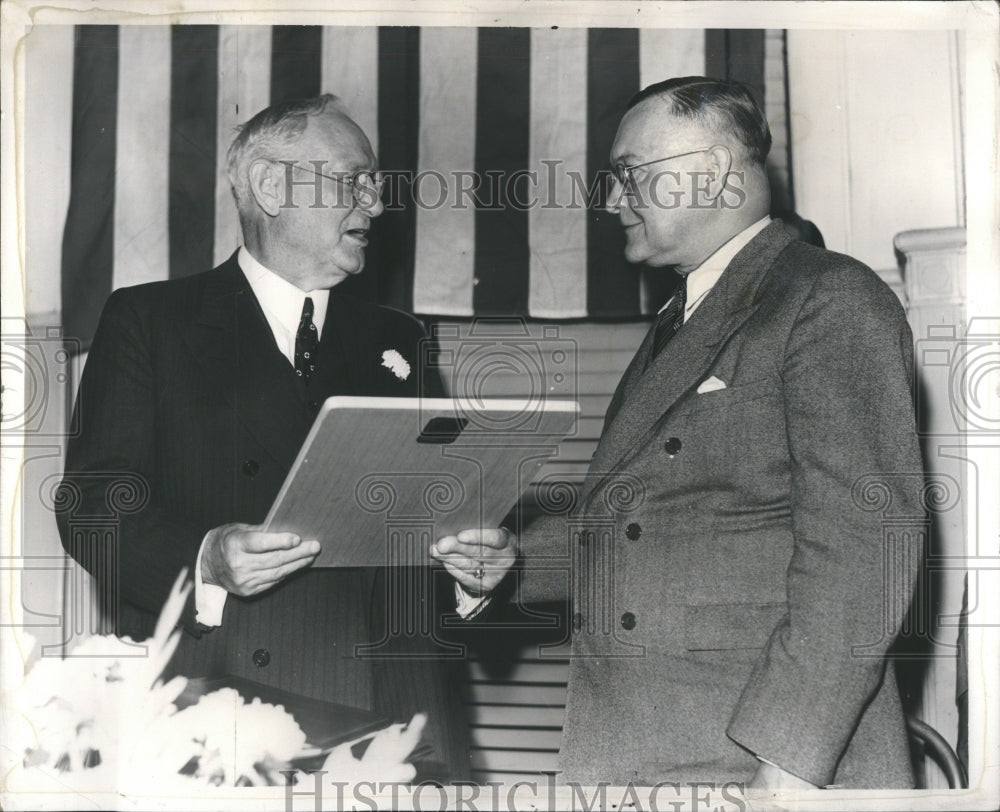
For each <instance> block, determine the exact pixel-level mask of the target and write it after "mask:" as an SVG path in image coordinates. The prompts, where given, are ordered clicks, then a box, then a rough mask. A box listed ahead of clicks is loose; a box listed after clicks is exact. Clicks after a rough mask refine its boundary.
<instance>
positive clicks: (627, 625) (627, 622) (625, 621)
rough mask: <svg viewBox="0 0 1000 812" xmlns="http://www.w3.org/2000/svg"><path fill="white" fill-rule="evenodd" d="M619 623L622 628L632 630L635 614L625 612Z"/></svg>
mask: <svg viewBox="0 0 1000 812" xmlns="http://www.w3.org/2000/svg"><path fill="white" fill-rule="evenodd" d="M621 623H622V628H623V629H625V631H627V632H630V631H632V629H634V628H635V615H633V614H632V613H631V612H625V614H623V615H622V620H621Z"/></svg>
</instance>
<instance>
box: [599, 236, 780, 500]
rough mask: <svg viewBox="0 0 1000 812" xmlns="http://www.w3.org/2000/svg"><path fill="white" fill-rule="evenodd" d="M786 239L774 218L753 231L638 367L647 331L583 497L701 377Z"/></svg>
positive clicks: (748, 309) (749, 308)
mask: <svg viewBox="0 0 1000 812" xmlns="http://www.w3.org/2000/svg"><path fill="white" fill-rule="evenodd" d="M790 241H791V238H790V237H789V236H788V235H787V234H786V233H785V231H784V230H783V228H782V227H781V225H780V224H779V223H772V224H771V225H769V226H768V227H767V228H765V229H764V230H763V231H761V232H760V234H758V235H757V236H756V237H754V239H752V240H751V241H750V242H749V243H748V244H747V245H746V246H744V247H743V249H742V250H741V251H740V252H739V253H738V254H737V255H736V256H735V257H734V258H733V260H732V262H731V263H730V264H729V266H728V267H727V268H726V271H725V273H724V274H723V275H722V276H721V277H720V278H719V281H718V282H717V283H716V284H715V287H713V288H712V290H711V291H710V292H709V294H708V295H707V296H706V297H705V299H704V301H703V302H702V303H701V304H700V305H699V306H698V309H697V310H695V312H694V313H693V314H692V315H691V318H690V319H688V321H687V322H685V324H684V326H683V327H682V328H681V329H680V330H679V331H678V333H677V335H676V336H674V338H673V339H672V340H671V341H670V343H669V344H668V345H667V347H666V348H665V349H664V351H663V352H662V353H661V354H660V355H659V357H657V358H656V359H655V360H654V361H653V362H652V363H651V364H650V365H649V368H648V369H646V371H645V372H643V369H644V367H645V363H646V358H647V356H648V354H649V352H650V350H651V349H652V335H651V333H650V334H647V336H646V339H645V340H644V341H643V343H642V345H641V346H640V347H639V350H638V352H637V353H636V356H635V358H634V359H633V360H632V363H631V364H630V365H629V369H628V371H627V372H626V374H625V378H624V379H623V381H622V384H623V385H622V387H621V391H622V393H623V397H622V400H621V404H620V406H619V408H618V410H617V413H615V414H614V415H613V417H612V418H611V420H610V423H609V424H607V425H605V427H604V433H603V434H602V435H601V441H600V443H599V444H598V447H597V451H596V452H595V453H594V458H593V460H592V461H591V464H590V470H589V472H588V474H587V479H586V481H585V483H584V492H583V495H584V498H586V496H587V495H588V494H590V493H591V492H592V491H593V490H595V489H596V488H597V487H598V486H599V485H600V483H601V482H602V481H603V480H604V479H605V478H606V477H607V476H609V475H610V474H611V473H613V472H614V471H616V470H618V469H619V468H621V467H622V466H623V465H625V464H627V462H628V461H629V459H631V457H632V456H634V454H635V453H637V452H638V451H639V450H641V449H642V448H643V447H644V446H645V445H646V443H647V442H648V440H649V437H650V436H651V435H652V434H653V433H654V432H655V430H656V427H657V425H658V424H659V422H660V421H661V420H662V419H663V418H664V416H665V415H666V414H667V413H668V412H669V411H670V409H671V408H672V407H673V406H674V404H676V403H677V401H678V400H679V399H680V398H681V397H683V396H684V395H685V394H687V393H688V392H689V391H691V390H692V389H693V388H695V387H696V386H697V385H698V384H699V383H700V382H701V381H702V380H703V379H704V377H705V375H706V373H707V372H708V370H709V369H710V368H711V366H712V363H713V362H714V361H715V359H716V358H717V357H718V355H719V353H720V352H721V351H722V349H723V347H725V345H726V342H728V341H729V339H730V338H731V337H732V335H733V333H735V332H736V331H737V330H738V329H739V328H740V327H741V326H742V325H743V324H744V323H745V322H746V320H747V319H749V318H750V316H752V315H753V314H754V312H756V310H757V308H758V307H759V304H756V303H755V301H754V300H755V297H756V294H757V290H758V288H759V287H760V284H761V282H762V281H763V280H764V277H765V276H766V275H767V271H768V269H769V268H770V267H771V266H772V264H773V263H774V260H775V258H776V257H777V256H778V254H779V253H781V251H782V250H784V248H785V246H787V245H788V243H789V242H790ZM581 504H582V501H581Z"/></svg>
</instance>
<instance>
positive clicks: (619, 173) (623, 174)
mask: <svg viewBox="0 0 1000 812" xmlns="http://www.w3.org/2000/svg"><path fill="white" fill-rule="evenodd" d="M710 149H713V147H702V148H701V149H693V150H691V151H690V152H680V153H678V154H677V155H668V156H667V157H666V158H656V159H654V160H652V161H643V162H642V163H641V164H632V165H631V166H627V165H626V164H623V163H621V162H620V161H619V162H618V163H616V164H615V165H614V166H612V167H611V171H612V172H613V173H614V176H615V180H617V181H618V183H620V184H621V187H622V194H626V195H630V196H631V195H634V194H635V193H636V183H635V178H634V177H633V176H632V170H634V169H641V168H642V167H644V166H651V165H652V164H658V163H662V162H663V161H672V160H673V159H674V158H683V157H685V156H686V155H697V154H698V153H699V152H708V150H710Z"/></svg>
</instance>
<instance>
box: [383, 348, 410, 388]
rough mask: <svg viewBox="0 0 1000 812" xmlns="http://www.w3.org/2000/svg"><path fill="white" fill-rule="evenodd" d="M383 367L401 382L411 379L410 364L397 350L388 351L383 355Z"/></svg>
mask: <svg viewBox="0 0 1000 812" xmlns="http://www.w3.org/2000/svg"><path fill="white" fill-rule="evenodd" d="M382 366H384V367H385V368H386V369H388V370H389V371H390V372H392V374H393V375H395V376H396V377H397V378H399V379H400V380H401V381H405V380H406V379H407V378H409V377H410V364H409V363H408V362H407V360H406V359H405V358H404V357H403V356H402V355H400V354H399V353H398V352H397V351H396V350H386V351H385V352H384V353H382Z"/></svg>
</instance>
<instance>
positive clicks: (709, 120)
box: [627, 76, 771, 167]
mask: <svg viewBox="0 0 1000 812" xmlns="http://www.w3.org/2000/svg"><path fill="white" fill-rule="evenodd" d="M647 101H648V102H651V103H655V102H659V103H661V104H663V105H665V106H666V108H667V110H668V111H669V112H670V113H671V114H672V115H673V116H675V117H676V118H678V119H680V120H682V121H687V122H690V124H692V125H694V126H698V127H700V128H701V129H702V130H703V131H704V132H705V133H706V134H708V135H710V136H712V137H714V138H715V140H716V141H722V142H724V143H725V144H726V146H728V147H730V148H732V149H735V150H737V151H738V152H740V153H742V155H741V157H743V158H745V159H746V160H747V161H748V162H750V163H751V164H753V165H756V166H758V167H763V166H764V162H765V161H766V160H767V155H768V153H769V152H770V151H771V129H770V127H768V124H767V119H766V118H765V117H764V112H763V111H762V110H761V109H760V105H758V104H757V102H756V100H755V99H754V97H753V95H752V94H751V92H750V89H749V88H748V87H747V86H746V85H744V84H742V83H740V82H734V81H722V80H720V79H709V78H708V77H706V76H683V77H679V78H675V79H667V80H666V81H665V82H657V83H656V84H654V85H650V86H649V87H647V88H644V89H643V90H641V91H639V92H638V93H636V94H635V95H634V96H633V97H632V98H631V99H630V100H629V103H628V108H627V109H629V110H631V109H632V108H633V107H636V106H637V105H639V104H642V103H644V102H647Z"/></svg>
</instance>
